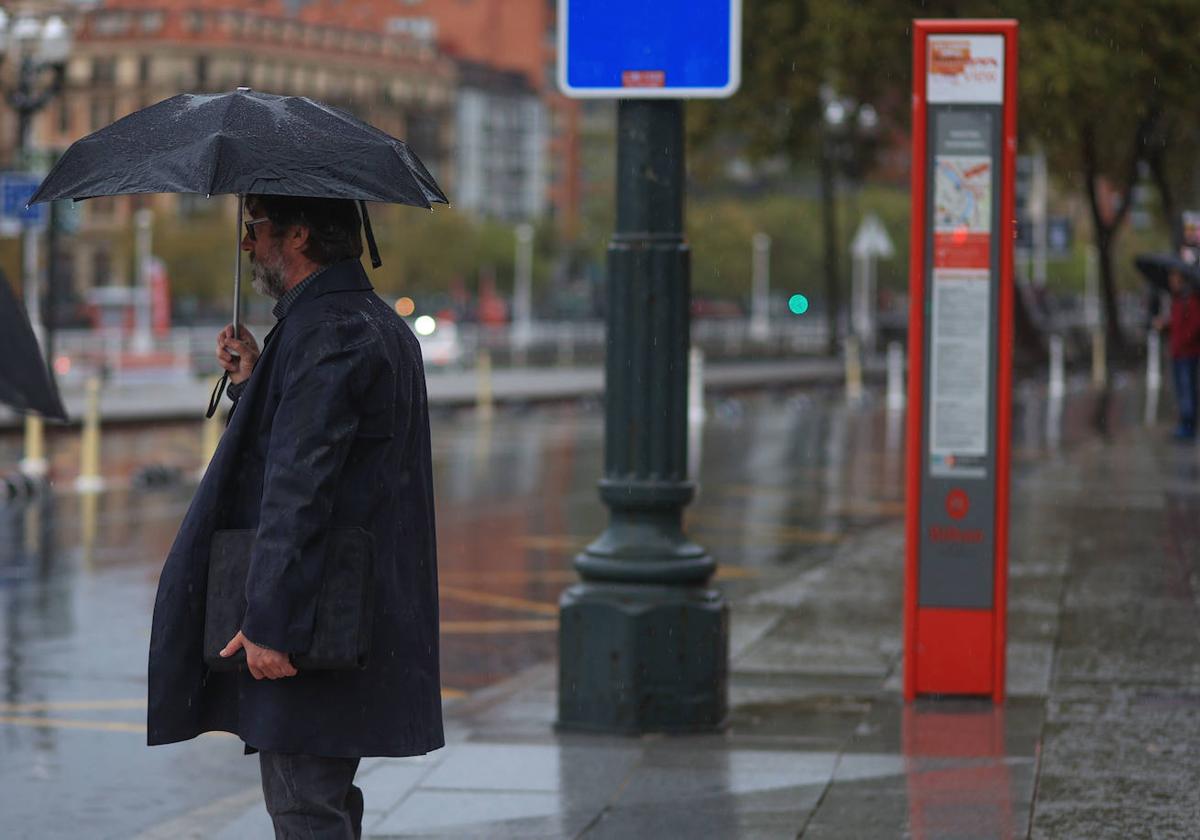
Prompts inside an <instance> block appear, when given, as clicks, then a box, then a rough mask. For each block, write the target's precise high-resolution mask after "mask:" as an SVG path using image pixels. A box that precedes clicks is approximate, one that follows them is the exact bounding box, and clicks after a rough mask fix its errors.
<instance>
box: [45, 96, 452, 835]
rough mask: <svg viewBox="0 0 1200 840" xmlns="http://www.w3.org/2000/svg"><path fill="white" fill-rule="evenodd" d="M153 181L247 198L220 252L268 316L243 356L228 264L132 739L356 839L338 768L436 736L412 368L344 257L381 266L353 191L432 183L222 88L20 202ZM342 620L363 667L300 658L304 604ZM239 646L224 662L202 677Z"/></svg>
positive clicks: (88, 157)
mask: <svg viewBox="0 0 1200 840" xmlns="http://www.w3.org/2000/svg"><path fill="white" fill-rule="evenodd" d="M152 192H184V193H198V194H201V195H206V194H212V195H215V194H219V193H231V194H234V195H238V196H239V198H241V197H245V199H246V200H245V202H244V208H243V204H242V203H239V210H238V213H239V229H238V235H239V238H240V248H241V249H242V250H243V251H246V252H248V253H249V256H250V261H251V264H252V266H253V272H254V285H255V287H256V288H257V289H258V290H259V291H260V292H262V293H263V294H266V295H268V296H270V297H273V298H275V299H276V306H275V316H276V318H277V319H278V321H277V323H276V325H275V327H274V328H273V329H272V330H271V332H270V333H269V334H268V335H267V336H266V338H265V339H264V341H263V344H262V347H261V352H260V348H259V347H258V345H257V343H256V342H255V341H254V338H253V337H252V336H251V335H250V334H249V332H248V331H245V330H244V329H242V328H241V326H240V318H239V317H238V313H239V311H240V296H239V292H238V288H239V286H240V277H241V259H240V255H239V258H238V259H237V261H236V263H235V265H236V270H235V293H234V297H235V306H234V324H233V325H231V326H230V327H229V328H227V329H226V330H225V331H223V332H222V334H221V336H220V337H219V339H218V349H217V354H218V359H219V360H220V362H221V364H222V366H223V367H224V368H225V370H226V374H227V376H228V378H229V380H230V381H231V382H232V383H233V387H232V394H231V396H232V398H233V399H234V402H235V406H234V409H233V411H232V413H231V416H230V419H229V424H228V425H227V427H226V429H225V432H224V434H223V435H222V437H221V442H220V445H219V446H218V447H217V451H216V453H215V454H214V455H213V458H212V460H211V461H210V463H209V466H208V469H207V470H206V471H205V474H204V478H203V479H202V480H201V482H200V486H199V487H198V488H197V490H196V494H195V497H194V498H193V499H192V503H191V505H190V507H189V508H188V512H187V514H186V515H185V516H184V519H183V522H182V524H181V525H180V528H179V533H178V534H177V536H176V538H175V542H174V544H173V545H172V547H171V550H170V552H169V553H168V555H167V558H166V561H165V563H164V564H163V569H162V574H161V576H160V578H159V586H158V596H157V598H156V601H155V606H154V618H153V622H152V626H151V635H150V659H149V669H148V681H149V687H148V708H147V740H148V742H149V744H151V745H156V744H168V743H173V742H177V741H183V740H186V739H189V738H194V737H195V736H197V735H199V734H200V733H202V732H208V731H213V730H223V731H226V732H232V733H234V734H236V735H238V736H239V737H240V738H241V739H242V740H243V741H244V742H245V744H246V747H247V751H248V752H253V751H258V752H259V753H260V759H259V760H260V763H261V767H262V774H263V791H264V795H265V798H266V804H267V810H268V811H269V812H270V814H271V817H272V819H273V821H274V823H275V830H276V834H277V836H280V837H292V836H303V837H321V838H334V837H338V838H346V837H358V836H359V834H360V832H361V821H362V813H363V801H362V795H361V792H360V791H359V790H358V789H357V788H356V787H355V786H354V784H353V779H354V775H355V772H356V771H357V767H358V763H359V759H360V758H362V757H364V756H407V755H418V754H422V753H426V752H429V751H431V750H435V749H438V748H439V747H441V746H442V745H443V743H444V737H443V732H442V710H441V689H440V682H439V672H438V606H437V568H436V549H435V535H434V512H433V482H432V467H431V457H430V444H429V414H428V407H427V403H426V394H425V378H424V371H423V367H422V363H421V352H420V347H419V345H418V344H417V340H416V338H415V337H414V336H413V334H412V333H411V331H410V330H409V329H408V327H407V326H406V325H405V324H404V322H403V321H402V320H401V319H400V318H399V317H398V316H397V315H396V313H395V312H394V311H393V310H392V308H391V307H389V306H387V305H386V304H385V303H384V302H383V301H382V300H380V299H379V298H378V297H377V296H376V295H375V294H374V292H373V290H372V288H371V284H370V282H368V280H367V276H366V273H365V272H364V271H363V267H362V265H361V264H360V262H359V259H360V257H361V255H362V251H363V246H362V231H363V229H365V233H366V236H367V244H368V245H369V247H370V250H371V258H372V263H373V264H374V265H375V266H376V267H378V265H379V258H378V253H377V251H376V248H375V243H374V239H373V237H372V235H371V228H370V224H369V220H368V217H367V214H366V205H365V202H366V201H386V202H394V203H399V204H409V205H414V206H418V207H424V208H426V209H428V208H430V207H431V204H432V203H435V202H436V203H446V197H445V195H444V194H443V193H442V192H441V190H440V188H439V187H438V186H437V184H436V183H435V181H434V180H433V178H432V177H431V176H430V174H429V172H428V171H427V170H426V169H425V167H424V166H423V165H422V164H421V162H420V160H418V159H417V156H416V155H415V154H413V153H412V151H411V150H410V149H409V148H408V146H407V145H406V144H405V143H404V142H403V141H400V140H398V139H396V138H393V137H390V136H388V135H386V134H384V133H383V132H381V131H379V130H378V129H376V128H374V127H372V126H370V125H367V124H365V123H362V122H361V121H359V120H357V119H356V118H354V117H353V116H352V115H350V114H347V113H345V112H342V111H339V110H337V109H334V108H330V107H329V106H326V105H323V104H321V103H319V102H314V101H312V100H309V99H305V98H303V97H287V96H276V95H272V94H265V93H259V92H255V91H251V90H249V89H247V88H239V89H238V90H237V91H235V92H233V93H229V94H203V95H198V94H182V95H180V96H176V97H172V98H171V99H167V100H164V101H163V102H160V103H158V104H156V105H152V106H150V107H148V108H144V109H142V110H141V111H138V112H135V113H133V114H131V115H129V116H127V117H124V118H122V119H120V120H118V121H117V122H115V123H113V124H112V125H111V126H108V127H106V128H104V129H101V130H100V131H97V132H95V133H94V134H92V135H89V136H88V137H85V138H83V139H81V140H79V141H77V142H76V143H75V144H74V145H72V147H71V148H70V149H68V150H67V152H66V154H64V155H63V156H62V158H60V159H59V161H58V163H57V164H55V166H54V168H53V169H52V170H51V172H50V173H49V175H47V177H46V179H45V181H43V183H42V185H41V187H39V190H38V192H37V193H36V194H35V195H34V197H33V201H35V202H36V201H49V200H54V199H59V198H75V199H83V198H90V197H94V196H100V195H121V194H127V193H152ZM243 209H248V210H249V218H248V219H247V220H246V221H245V224H244V227H243V226H242V224H241V220H242V217H243ZM235 354H236V355H235ZM348 533H351V534H354V535H356V536H355V537H354V540H356V542H354V543H353V544H354V545H355V546H358V547H360V548H361V547H362V546H366V548H362V549H361V551H359V554H358V557H359V560H357V561H355V562H357V563H358V566H359V568H362V567H364V566H365V567H366V568H367V569H369V570H370V571H369V574H370V577H369V583H368V585H367V586H366V587H365V588H364V587H362V586H360V587H359V589H358V592H359V594H360V599H361V600H360V601H358V602H354V603H352V604H351V605H350V606H351V607H352V608H353V609H350V610H347V609H343V606H345V605H344V603H343V602H342V601H341V600H339V598H337V597H329V596H331V595H339V594H344V592H343V591H339V590H336V589H331V588H330V586H329V581H330V579H331V578H336V574H334V570H339V569H342V568H345V567H346V566H347V565H353V563H348V562H347V558H346V556H345V555H343V554H341V553H339V552H340V547H341V546H342V545H344V544H345V543H344V542H343V541H342V539H343V537H344V536H345V535H346V534H348ZM230 535H246V536H248V537H249V538H250V540H249V541H248V542H243V543H236V544H237V545H248V546H249V547H248V548H247V550H246V552H243V553H241V554H239V555H238V557H239V558H245V557H246V555H247V554H248V555H249V556H248V558H246V559H247V560H248V571H247V572H246V573H245V576H244V577H245V583H244V586H243V585H242V583H241V581H240V580H238V581H234V582H233V586H232V589H233V591H234V593H235V594H236V600H234V599H225V600H221V599H218V600H217V602H216V603H217V605H218V606H219V605H222V604H226V603H236V604H237V606H238V607H239V608H241V606H242V603H241V602H244V611H242V612H240V613H237V616H238V623H237V626H238V627H239V630H237V631H236V632H230V634H229V635H230V636H231V638H228V642H227V643H225V639H224V638H222V639H220V640H218V641H217V647H218V648H219V647H220V645H221V644H225V647H224V649H223V650H221V652H220V655H221V657H226V658H225V659H221V658H219V657H217V656H216V654H215V653H211V655H210V647H209V644H208V642H209V640H208V639H206V629H207V628H206V610H207V612H208V615H209V616H212V615H215V614H217V612H219V611H218V610H214V609H212V607H213V602H212V601H210V600H208V596H209V595H210V594H212V595H214V596H215V595H218V594H220V593H221V591H222V587H221V586H220V585H216V586H213V587H211V588H212V592H209V589H210V583H213V579H212V578H210V576H209V572H210V569H211V570H218V569H220V568H222V565H221V563H220V562H218V560H219V559H221V560H223V559H224V558H225V557H226V555H219V554H218V548H219V547H220V546H223V545H227V544H228V543H227V542H225V539H226V538H227V537H229V536H230ZM239 539H240V537H239ZM363 553H365V554H367V555H369V557H370V562H369V563H366V564H364V563H362V562H360V561H361V555H362V554H363ZM216 583H217V584H221V583H222V581H221V580H216ZM363 593H365V595H364V594H363ZM331 605H332V606H331ZM347 612H354V613H357V618H358V619H359V620H357V621H356V622H355V623H354V631H355V639H356V640H357V641H358V642H360V645H359V648H358V650H359V651H360V653H361V652H362V651H364V650H365V655H364V656H363V658H361V659H355V660H354V661H353V662H352V663H351V664H350V666H349V667H341V668H340V669H333V666H332V665H325V666H318V665H313V664H310V663H312V662H313V661H314V660H317V661H319V660H320V657H319V656H317V655H316V653H315V650H316V649H317V648H318V647H319V645H318V641H317V640H318V638H325V637H323V636H321V635H320V631H321V630H322V629H323V627H324V625H322V624H321V621H322V619H323V617H325V616H328V615H330V614H331V613H332V614H333V615H334V616H335V618H336V617H338V616H341V615H344V614H346V613H347ZM339 626H340V625H339ZM368 638H369V646H364V645H362V644H361V642H362V641H363V640H365V639H368ZM243 656H244V662H245V668H244V669H241V670H235V669H232V668H229V669H224V668H220V667H218V665H225V664H229V663H230V662H231V661H233V660H235V659H241V658H242V657H243ZM339 665H342V666H345V661H344V660H343V661H341V662H339Z"/></svg>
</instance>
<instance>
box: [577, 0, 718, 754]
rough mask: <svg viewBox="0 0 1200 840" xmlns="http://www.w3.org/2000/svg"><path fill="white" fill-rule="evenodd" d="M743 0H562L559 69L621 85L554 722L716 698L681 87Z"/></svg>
mask: <svg viewBox="0 0 1200 840" xmlns="http://www.w3.org/2000/svg"><path fill="white" fill-rule="evenodd" d="M739 18H740V4H739V3H738V2H737V0H720V2H717V0H659V2H654V3H644V2H638V3H633V2H630V0H560V3H559V39H560V45H561V47H562V49H561V50H560V53H559V60H560V65H559V68H560V69H559V72H560V82H561V86H562V89H563V92H564V93H566V94H567V95H569V96H608V97H619V98H620V99H621V100H622V101H621V102H620V104H619V106H618V109H617V202H616V204H617V218H616V230H615V232H614V234H613V238H612V242H611V243H610V244H609V248H608V307H607V335H608V340H607V345H606V350H605V405H604V425H605V441H604V476H603V477H602V478H601V480H600V483H599V490H600V498H601V500H602V501H603V502H604V504H605V505H607V506H608V509H609V523H608V527H607V528H605V530H604V532H603V533H602V534H600V535H599V537H597V538H596V539H595V540H594V541H593V542H592V543H591V544H590V545H588V547H587V548H586V549H584V550H583V552H581V553H580V554H579V555H578V556H577V557H576V558H575V569H576V570H577V571H578V572H579V575H580V578H581V581H580V583H579V584H577V585H575V586H572V587H571V588H569V589H568V590H567V591H566V592H564V593H563V595H562V598H561V600H560V602H559V605H560V613H559V615H560V622H559V635H558V644H559V660H558V662H559V672H558V673H559V689H558V725H559V726H560V727H561V728H564V729H579V730H588V731H595V732H622V733H629V734H640V733H645V732H699V731H706V730H712V729H714V728H716V727H719V726H720V725H721V722H722V721H723V719H724V717H725V713H726V709H727V695H728V690H727V683H728V659H729V611H728V607H727V605H726V603H725V599H724V597H723V596H722V595H721V594H720V593H719V592H718V591H716V590H713V589H710V588H709V587H708V582H709V580H710V579H711V578H712V575H713V573H714V572H715V571H716V561H715V560H713V558H712V557H710V556H709V555H708V552H707V551H705V550H704V548H703V547H702V546H700V545H697V544H696V543H694V542H692V541H691V540H689V539H688V538H687V535H686V534H685V533H684V527H683V511H684V508H685V507H687V505H688V503H689V502H690V501H691V500H692V497H693V495H694V493H695V485H694V483H693V482H692V480H691V476H690V474H689V473H690V469H691V468H690V467H689V462H688V454H687V453H688V419H689V414H691V413H692V412H691V411H690V410H689V407H688V406H689V401H688V368H689V352H688V351H689V347H690V344H691V324H690V319H689V311H690V287H691V263H690V251H689V248H688V244H687V241H686V239H685V238H684V216H683V208H684V171H685V166H684V163H685V151H684V142H683V141H684V120H683V117H684V102H683V101H682V98H683V97H688V96H728V95H729V94H731V93H732V92H733V89H734V88H736V87H737V78H738V73H737V63H736V57H737V54H738V47H739V42H740V31H739V29H738V26H737V25H736V24H737V21H738V20H739Z"/></svg>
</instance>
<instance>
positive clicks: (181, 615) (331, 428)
mask: <svg viewBox="0 0 1200 840" xmlns="http://www.w3.org/2000/svg"><path fill="white" fill-rule="evenodd" d="M341 526H357V527H361V528H364V529H366V530H367V531H369V532H370V533H371V534H372V535H373V537H374V543H375V579H374V592H375V606H374V619H373V632H372V641H371V650H370V654H369V656H368V660H367V664H366V667H365V668H362V669H359V670H352V671H310V672H304V671H301V672H300V674H299V675H297V676H295V677H289V678H284V679H279V680H274V681H272V680H265V679H264V680H261V681H258V680H255V679H254V678H253V677H252V676H250V674H249V672H248V671H239V672H210V671H209V670H208V669H207V668H206V667H205V665H204V662H203V658H202V649H201V648H202V640H203V633H204V599H205V589H206V585H207V574H208V555H209V543H210V540H211V537H212V533H213V531H215V530H220V529H224V528H255V529H257V540H256V544H255V549H254V555H253V557H252V560H251V569H250V577H249V580H248V581H247V585H246V592H247V601H248V607H247V614H246V619H245V622H244V624H243V628H242V629H243V631H244V632H245V634H246V637H247V638H249V639H250V640H251V641H253V642H255V643H257V644H260V645H265V646H267V647H269V648H272V649H275V650H281V651H286V652H289V653H298V652H302V651H304V650H305V649H306V648H307V645H308V643H309V639H310V637H311V634H312V620H313V614H314V609H315V599H316V594H317V589H318V585H319V581H320V578H321V564H322V558H323V556H324V540H325V535H326V534H327V532H328V530H329V529H330V528H331V527H341ZM148 724H149V726H148V740H149V743H150V744H152V745H153V744H166V743H171V742H175V741H182V740H185V739H188V738H192V737H195V736H196V735H198V734H200V733H202V732H206V731H209V730H224V731H227V732H232V733H235V734H236V735H238V736H239V737H240V738H241V739H242V740H243V741H244V742H245V743H246V744H247V746H249V747H253V748H256V749H262V750H271V751H275V752H286V753H304V754H309V755H321V756H371V755H395V756H402V755H417V754H421V753H425V752H429V751H430V750H434V749H437V748H438V747H440V746H442V745H443V743H444V742H443V735H442V708H441V694H440V687H439V678H438V609H437V569H436V556H435V543H434V513H433V480H432V469H431V463H430V450H429V414H428V407H427V404H426V397H425V377H424V371H423V368H422V363H421V351H420V347H419V346H418V344H417V340H416V338H415V337H414V336H413V334H412V332H411V331H410V330H409V329H408V326H407V325H406V324H405V323H404V322H403V321H401V320H400V318H399V317H398V316H397V315H396V313H395V312H394V311H392V309H391V307H389V306H387V305H386V304H385V303H384V302H383V301H381V300H380V299H379V298H378V297H377V296H376V295H375V294H374V292H373V291H372V289H371V284H370V283H369V282H368V280H367V277H366V274H365V273H364V271H363V269H362V266H361V265H360V264H359V262H358V261H357V260H347V261H345V262H341V263H337V264H335V265H333V266H331V267H329V268H328V269H327V270H326V271H325V272H324V273H323V274H321V275H320V276H319V277H317V278H316V279H315V280H314V281H313V283H312V285H310V286H309V287H307V288H306V289H305V290H304V292H303V293H302V294H301V296H300V297H299V298H298V299H297V300H296V302H295V303H294V304H293V306H292V307H291V309H290V310H289V311H288V313H287V314H286V316H285V317H284V318H283V319H281V320H280V322H279V324H278V326H277V327H276V329H275V331H274V333H273V334H272V336H271V337H270V340H269V341H268V342H267V343H266V346H265V347H264V348H263V351H262V355H261V356H260V357H259V360H258V363H257V364H256V366H255V368H254V373H253V375H252V376H251V377H250V379H249V380H248V383H247V385H246V388H245V390H244V391H243V392H242V394H241V397H240V399H239V400H238V403H237V405H236V406H235V407H234V409H233V413H232V416H231V418H230V422H229V425H228V427H227V428H226V429H225V432H224V434H223V436H222V438H221V443H220V446H219V447H218V448H217V451H216V454H215V455H214V457H213V460H212V462H211V463H210V465H209V467H208V470H207V472H206V473H205V475H204V478H203V480H202V481H201V483H200V487H199V488H198V489H197V491H196V495H195V498H194V499H193V500H192V504H191V507H190V508H189V509H188V512H187V515H186V517H185V518H184V520H183V524H182V525H181V526H180V529H179V534H178V535H177V536H176V538H175V543H174V545H173V546H172V547H171V551H170V554H168V556H167V560H166V563H165V565H164V566H163V570H162V575H161V578H160V579H159V585H158V597H157V600H156V601H155V605H154V622H153V628H152V632H151V637H150V669H149V709H148Z"/></svg>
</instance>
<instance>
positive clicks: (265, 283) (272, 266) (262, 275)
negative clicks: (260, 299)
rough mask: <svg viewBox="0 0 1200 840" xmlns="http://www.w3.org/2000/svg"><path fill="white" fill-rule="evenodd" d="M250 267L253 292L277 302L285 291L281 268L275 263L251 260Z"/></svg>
mask: <svg viewBox="0 0 1200 840" xmlns="http://www.w3.org/2000/svg"><path fill="white" fill-rule="evenodd" d="M250 266H251V269H252V272H251V273H252V279H251V285H252V286H253V287H254V291H256V292H258V293H259V294H260V295H265V296H266V297H269V298H271V299H272V300H279V299H280V298H281V297H283V293H284V292H285V291H287V289H285V288H284V285H283V284H284V276H283V266H282V265H281V264H279V263H277V262H274V261H271V262H269V263H268V262H267V261H259V260H251V261H250Z"/></svg>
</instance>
